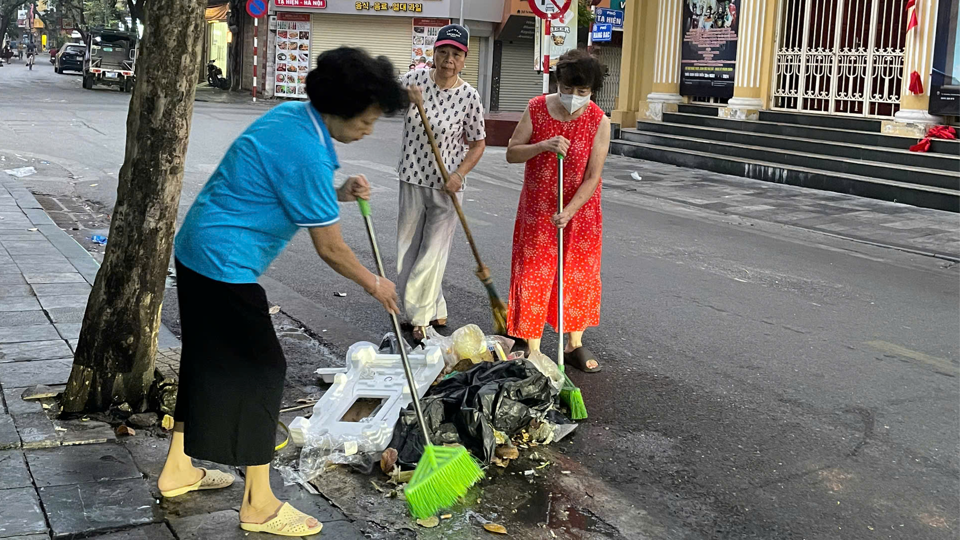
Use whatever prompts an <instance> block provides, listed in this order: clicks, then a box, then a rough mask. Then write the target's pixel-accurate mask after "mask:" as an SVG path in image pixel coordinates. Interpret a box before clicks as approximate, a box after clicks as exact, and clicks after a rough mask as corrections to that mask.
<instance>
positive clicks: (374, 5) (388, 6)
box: [356, 2, 423, 13]
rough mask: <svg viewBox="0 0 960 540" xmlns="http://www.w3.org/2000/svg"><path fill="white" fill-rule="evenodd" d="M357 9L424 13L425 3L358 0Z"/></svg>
mask: <svg viewBox="0 0 960 540" xmlns="http://www.w3.org/2000/svg"><path fill="white" fill-rule="evenodd" d="M356 8H357V11H368V10H373V11H396V12H406V13H423V4H419V3H413V2H357V3H356Z"/></svg>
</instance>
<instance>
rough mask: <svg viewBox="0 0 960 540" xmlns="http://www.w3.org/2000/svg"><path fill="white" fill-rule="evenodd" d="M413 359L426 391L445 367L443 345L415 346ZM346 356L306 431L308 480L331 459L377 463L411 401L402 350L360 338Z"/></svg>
mask: <svg viewBox="0 0 960 540" xmlns="http://www.w3.org/2000/svg"><path fill="white" fill-rule="evenodd" d="M386 341H388V340H386ZM396 346H399V344H396ZM409 359H410V365H411V368H412V370H413V374H414V380H415V383H416V388H417V392H418V394H419V395H420V396H423V395H424V394H426V392H427V390H428V389H429V388H430V384H431V383H433V381H435V380H436V378H437V375H439V374H440V372H441V371H442V370H443V357H442V355H441V354H440V350H439V349H437V348H430V349H427V350H417V351H413V352H411V354H410V355H409ZM346 360H347V369H346V372H343V370H337V371H339V372H338V373H335V374H334V375H333V383H332V384H333V386H331V387H330V389H328V390H327V391H326V392H325V393H324V394H323V396H322V397H321V398H320V400H319V401H318V402H317V404H316V405H315V406H314V409H313V417H311V418H310V425H309V427H308V428H306V429H305V430H304V433H303V436H304V443H303V451H302V452H301V455H300V465H299V473H300V474H301V475H303V476H304V477H305V479H306V480H307V481H310V480H313V479H314V478H316V477H317V476H319V475H320V474H323V473H324V472H325V471H326V470H327V469H328V466H329V465H330V464H346V465H354V466H367V465H369V466H375V465H374V463H376V461H377V460H378V459H381V457H382V456H381V453H382V452H383V451H384V449H386V448H387V446H388V444H387V443H389V442H390V439H391V437H392V436H393V433H394V427H395V426H396V423H397V418H398V417H399V416H400V410H401V409H402V408H403V407H406V406H407V405H409V404H410V401H411V399H410V391H409V389H408V387H407V383H406V379H405V377H404V372H403V366H402V364H401V363H400V358H399V356H398V355H396V354H385V353H383V352H381V351H380V350H379V349H378V348H377V347H376V346H375V345H373V344H372V343H367V342H360V343H355V344H354V345H353V346H351V347H350V349H349V350H348V351H347V358H346ZM325 371H328V370H326V369H324V370H319V371H318V372H317V373H318V374H320V375H323V374H324V373H323V372H325Z"/></svg>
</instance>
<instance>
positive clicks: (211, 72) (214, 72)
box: [207, 60, 230, 90]
mask: <svg viewBox="0 0 960 540" xmlns="http://www.w3.org/2000/svg"><path fill="white" fill-rule="evenodd" d="M207 84H209V85H210V86H212V87H214V88H219V89H221V90H229V89H230V80H229V79H227V78H226V77H224V76H223V70H221V69H220V68H218V67H217V65H216V64H214V60H210V61H209V62H207Z"/></svg>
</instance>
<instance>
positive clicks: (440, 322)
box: [430, 319, 447, 328]
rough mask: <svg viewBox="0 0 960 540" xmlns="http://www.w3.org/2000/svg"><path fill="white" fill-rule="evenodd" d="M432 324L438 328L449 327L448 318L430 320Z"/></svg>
mask: <svg viewBox="0 0 960 540" xmlns="http://www.w3.org/2000/svg"><path fill="white" fill-rule="evenodd" d="M430 326H433V327H436V328H446V327H447V320H446V319H434V320H432V321H430Z"/></svg>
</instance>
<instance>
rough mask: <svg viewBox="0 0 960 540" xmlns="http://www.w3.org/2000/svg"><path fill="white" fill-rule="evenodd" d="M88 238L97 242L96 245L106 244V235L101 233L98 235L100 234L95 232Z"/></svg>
mask: <svg viewBox="0 0 960 540" xmlns="http://www.w3.org/2000/svg"><path fill="white" fill-rule="evenodd" d="M90 240H91V241H92V242H93V243H94V244H97V245H98V246H105V245H107V237H106V236H103V235H100V234H95V235H93V236H91V237H90Z"/></svg>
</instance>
